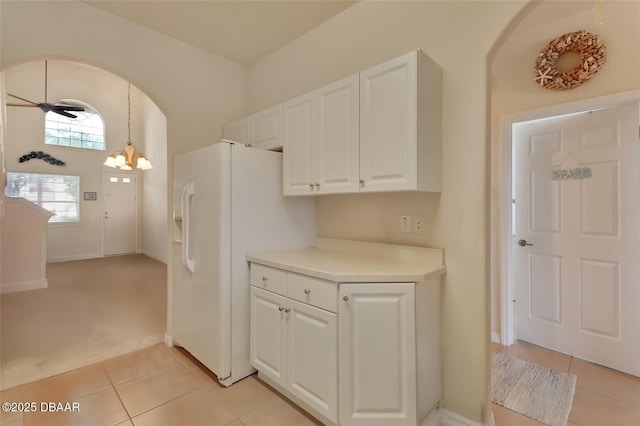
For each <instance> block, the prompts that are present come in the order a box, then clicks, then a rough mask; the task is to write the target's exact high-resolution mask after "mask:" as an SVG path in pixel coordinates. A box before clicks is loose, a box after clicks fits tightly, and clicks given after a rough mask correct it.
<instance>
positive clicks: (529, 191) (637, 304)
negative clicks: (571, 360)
mask: <svg viewBox="0 0 640 426" xmlns="http://www.w3.org/2000/svg"><path fill="white" fill-rule="evenodd" d="M638 129H639V124H638V105H637V104H629V105H623V106H618V107H614V108H606V109H600V110H596V111H589V112H584V113H578V114H571V115H567V116H562V117H555V118H551V119H544V120H537V121H530V122H523V123H517V124H514V126H513V135H514V139H513V140H514V173H513V178H514V190H515V235H514V239H513V264H514V276H513V279H514V287H515V294H516V303H515V310H516V336H517V338H519V339H522V340H526V341H529V342H532V343H535V344H537V345H541V346H544V347H548V348H551V349H554V350H557V351H560V352H564V353H567V354H570V355H573V356H576V357H578V358H582V359H586V360H589V361H592V362H595V363H598V364H602V365H606V366H609V367H612V368H615V369H617V370H621V371H625V372H628V373H631V374H635V375H640V309H639V308H640V188H639V186H640V185H639V182H640V146H639V141H638Z"/></svg>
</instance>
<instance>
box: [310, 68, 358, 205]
mask: <svg viewBox="0 0 640 426" xmlns="http://www.w3.org/2000/svg"><path fill="white" fill-rule="evenodd" d="M358 82H359V80H358V75H357V74H356V75H353V76H351V77H348V78H345V79H343V80H340V81H337V82H335V83H333V84H330V85H329V86H326V87H323V88H322V89H318V91H317V96H316V97H317V104H318V138H317V144H316V149H315V158H316V176H317V178H318V181H319V183H320V185H321V186H320V188H318V189H320V191H321V192H322V193H338V192H358V187H359V186H360V183H359V177H360V170H359V160H360V153H359V149H360V145H359V142H360V137H359V134H360V133H359V132H360V127H359V123H360V119H359V116H358V114H359V95H358V93H359V83H358Z"/></svg>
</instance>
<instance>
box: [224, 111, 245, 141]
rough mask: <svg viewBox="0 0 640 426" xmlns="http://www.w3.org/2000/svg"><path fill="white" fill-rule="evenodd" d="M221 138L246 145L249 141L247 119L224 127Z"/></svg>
mask: <svg viewBox="0 0 640 426" xmlns="http://www.w3.org/2000/svg"><path fill="white" fill-rule="evenodd" d="M223 135H224V136H223V137H224V138H225V139H227V140H230V141H234V142H239V143H244V144H248V143H251V141H250V140H249V118H248V117H247V118H243V119H242V120H238V121H234V122H233V123H229V124H227V125H226V126H224V132H223Z"/></svg>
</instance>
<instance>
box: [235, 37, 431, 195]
mask: <svg viewBox="0 0 640 426" xmlns="http://www.w3.org/2000/svg"><path fill="white" fill-rule="evenodd" d="M441 80H442V70H441V68H440V66H439V65H438V64H436V63H435V62H434V61H433V60H431V58H429V57H428V56H427V55H426V54H424V53H423V52H422V51H420V50H414V51H412V52H410V53H407V54H406V55H403V56H400V57H398V58H395V59H392V60H390V61H387V62H384V63H382V64H380V65H376V66H374V67H372V68H369V69H367V70H365V71H362V72H360V73H359V74H355V75H352V76H350V77H347V78H345V79H342V80H340V81H337V82H335V83H332V84H329V85H328V86H325V87H323V88H321V89H318V90H314V91H313V92H311V93H308V94H305V95H303V96H300V97H298V98H295V99H292V100H290V101H288V102H285V103H284V104H281V105H277V106H275V107H273V108H269V109H267V110H264V111H261V112H259V113H256V114H253V115H251V116H249V117H247V118H246V119H244V120H239V121H236V122H234V123H231V124H228V125H227V126H225V129H224V135H225V138H226V139H231V140H236V141H238V142H245V141H244V139H243V138H248V140H247V141H246V142H245V143H249V144H252V145H253V146H255V147H257V148H262V149H271V150H277V149H279V148H282V150H283V167H284V169H283V179H284V181H283V186H282V187H283V193H284V195H317V194H337V193H356V192H382V191H427V192H440V185H441V183H440V181H441V178H440V174H441V169H440V156H441V136H442V135H441V125H442V123H441V121H442V113H441V103H442V83H441Z"/></svg>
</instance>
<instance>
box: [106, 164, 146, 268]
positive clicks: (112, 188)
mask: <svg viewBox="0 0 640 426" xmlns="http://www.w3.org/2000/svg"><path fill="white" fill-rule="evenodd" d="M137 188H138V186H137V183H136V174H135V173H126V172H103V174H102V191H103V193H104V200H103V207H104V215H103V220H104V222H103V223H104V225H103V234H104V238H103V253H104V255H105V256H111V255H118V254H128V253H135V252H136V251H137V245H138V230H137V210H138V209H137V201H136V199H137V193H138V189H137Z"/></svg>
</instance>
